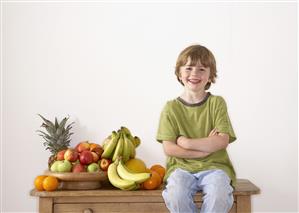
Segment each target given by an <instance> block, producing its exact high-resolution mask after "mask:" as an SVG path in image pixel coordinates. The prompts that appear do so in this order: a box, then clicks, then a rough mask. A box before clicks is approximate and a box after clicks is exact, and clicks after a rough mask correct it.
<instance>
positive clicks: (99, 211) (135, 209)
mask: <svg viewBox="0 0 299 213" xmlns="http://www.w3.org/2000/svg"><path fill="white" fill-rule="evenodd" d="M196 205H197V206H198V207H200V206H201V202H196ZM67 212H69V213H107V212H115V213H116V212H118V213H119V212H127V213H140V212H148V213H149V212H151V213H152V212H155V213H162V212H165V213H168V212H169V211H168V209H167V208H166V206H165V204H164V203H68V204H54V213H67ZM230 213H236V204H235V203H234V205H233V207H232V209H231V210H230Z"/></svg>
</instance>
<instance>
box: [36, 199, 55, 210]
mask: <svg viewBox="0 0 299 213" xmlns="http://www.w3.org/2000/svg"><path fill="white" fill-rule="evenodd" d="M52 212H53V198H50V197H40V198H39V213H52Z"/></svg>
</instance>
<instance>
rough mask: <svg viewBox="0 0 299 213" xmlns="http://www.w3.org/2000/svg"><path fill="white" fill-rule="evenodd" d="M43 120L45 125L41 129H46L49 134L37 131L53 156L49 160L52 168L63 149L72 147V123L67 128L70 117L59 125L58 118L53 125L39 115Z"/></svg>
mask: <svg viewBox="0 0 299 213" xmlns="http://www.w3.org/2000/svg"><path fill="white" fill-rule="evenodd" d="M38 115H39V116H40V117H41V118H42V119H43V121H44V122H43V123H42V125H41V127H44V128H45V129H46V131H47V133H45V132H43V131H41V130H37V132H39V133H41V134H39V136H41V137H43V139H44V140H45V142H44V143H43V145H44V146H45V147H46V150H49V151H50V152H51V154H52V155H51V156H50V157H49V160H48V166H49V168H50V167H51V165H52V163H53V162H54V161H55V160H56V154H57V153H58V152H59V151H60V150H63V149H67V148H68V147H69V145H70V141H71V140H70V136H71V135H72V134H73V133H72V132H70V130H71V128H72V124H73V123H74V122H72V123H70V124H69V125H68V126H67V127H66V128H65V124H66V122H67V120H68V119H69V117H66V118H64V119H62V121H61V122H60V123H59V122H58V121H57V118H55V123H52V122H51V121H49V120H47V119H46V118H44V117H43V116H41V115H40V114H38Z"/></svg>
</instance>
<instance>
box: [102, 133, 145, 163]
mask: <svg viewBox="0 0 299 213" xmlns="http://www.w3.org/2000/svg"><path fill="white" fill-rule="evenodd" d="M139 145H140V139H139V137H137V136H135V137H133V136H132V134H131V132H130V130H129V129H128V128H126V127H121V129H120V130H118V131H117V132H116V131H113V132H112V134H111V135H110V136H109V137H107V138H106V139H105V140H104V142H103V149H104V152H103V153H102V158H110V159H112V162H114V161H116V159H117V158H118V157H120V156H121V157H122V161H123V162H127V161H128V160H129V159H130V158H135V156H136V150H135V148H136V147H138V146H139Z"/></svg>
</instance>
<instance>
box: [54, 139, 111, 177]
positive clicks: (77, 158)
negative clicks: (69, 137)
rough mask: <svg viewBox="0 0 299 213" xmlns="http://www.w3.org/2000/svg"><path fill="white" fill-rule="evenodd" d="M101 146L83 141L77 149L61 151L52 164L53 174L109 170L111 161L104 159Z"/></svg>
mask: <svg viewBox="0 0 299 213" xmlns="http://www.w3.org/2000/svg"><path fill="white" fill-rule="evenodd" d="M103 151H104V150H103V148H102V146H101V145H99V144H96V143H91V142H89V141H82V142H80V143H78V145H77V146H76V147H75V148H68V149H64V150H61V151H59V152H58V153H57V155H56V156H55V157H54V158H53V162H52V163H50V171H51V172H98V171H100V170H103V171H106V170H107V169H108V165H109V160H108V159H102V158H101V155H102V153H103Z"/></svg>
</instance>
